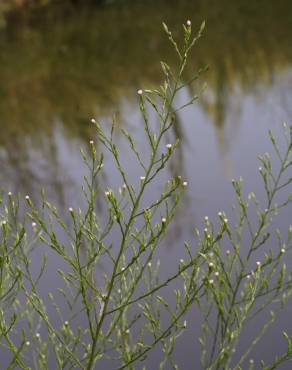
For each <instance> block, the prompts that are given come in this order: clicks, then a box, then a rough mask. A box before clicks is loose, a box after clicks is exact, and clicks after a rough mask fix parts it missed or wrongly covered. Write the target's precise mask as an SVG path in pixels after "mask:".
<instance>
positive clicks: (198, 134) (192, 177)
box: [0, 0, 292, 361]
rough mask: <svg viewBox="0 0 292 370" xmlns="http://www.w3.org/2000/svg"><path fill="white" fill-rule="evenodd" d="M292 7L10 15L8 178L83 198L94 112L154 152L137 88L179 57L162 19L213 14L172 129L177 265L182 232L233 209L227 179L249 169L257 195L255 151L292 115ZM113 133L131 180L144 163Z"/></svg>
mask: <svg viewBox="0 0 292 370" xmlns="http://www.w3.org/2000/svg"><path fill="white" fill-rule="evenodd" d="M291 10H292V3H291V2H290V1H288V0H281V1H277V2H275V1H270V2H264V1H262V0H258V1H254V2H246V1H243V0H238V1H236V2H235V1H231V0H223V1H221V2H220V4H219V2H214V1H211V0H197V1H193V2H191V1H188V0H180V1H177V0H176V1H174V0H168V1H166V0H165V1H162V0H160V1H158V0H156V1H154V0H153V1H152V0H148V1H139V2H138V1H135V2H134V1H125V2H118V4H117V3H116V4H113V5H109V6H104V7H92V8H90V9H89V8H82V7H79V8H78V7H77V8H76V7H68V6H66V7H63V6H60V5H58V6H54V7H47V8H46V11H42V12H39V11H36V12H35V13H34V14H33V15H32V16H31V17H27V15H25V14H24V13H14V14H13V15H10V17H9V18H8V19H7V25H6V28H5V29H3V30H2V32H1V33H0V48H1V53H0V81H1V83H0V127H1V135H0V165H1V174H0V184H1V187H3V188H5V189H7V191H8V190H11V191H20V192H21V193H23V194H26V193H28V194H30V195H31V196H32V197H34V196H35V197H37V194H38V193H39V190H40V188H41V187H44V188H45V189H46V191H47V193H48V196H49V198H50V200H54V202H55V203H56V205H57V206H58V207H61V208H64V207H65V208H66V209H67V207H68V206H69V205H70V206H72V202H75V203H77V204H80V203H82V199H81V194H80V184H81V182H82V178H83V175H84V174H85V169H84V166H83V163H82V159H81V156H80V154H79V148H80V146H82V147H85V148H86V147H87V145H88V142H89V140H90V139H91V138H92V137H94V136H95V134H94V129H93V127H92V125H91V124H90V118H91V117H93V116H94V117H97V118H100V119H101V121H102V122H104V124H105V125H106V124H108V122H109V117H110V116H111V115H112V114H113V113H118V115H119V118H120V121H121V124H122V125H124V126H126V127H127V128H128V129H129V130H131V132H133V133H134V134H135V135H136V137H137V138H138V140H139V142H140V144H141V146H142V147H143V148H145V152H146V147H147V146H146V145H145V142H144V141H143V140H144V139H143V134H141V125H142V124H141V117H140V116H139V111H138V109H137V96H136V91H137V89H138V88H140V87H142V88H144V87H152V86H157V85H158V84H159V83H160V82H161V72H160V66H159V63H158V62H159V60H161V59H164V60H168V61H170V64H175V63H176V60H175V55H173V52H172V49H171V47H170V46H169V43H168V41H167V38H166V37H165V35H164V34H163V32H162V31H161V22H162V21H165V22H167V23H168V24H169V25H170V27H171V28H172V29H174V30H175V31H174V33H175V34H178V32H179V27H178V25H179V24H181V23H182V22H183V21H185V20H186V19H188V18H191V19H192V21H193V24H195V25H197V26H198V25H199V24H200V23H201V21H202V20H203V19H206V22H207V30H206V32H205V36H204V37H203V39H202V40H201V41H200V43H199V44H198V47H197V48H196V49H195V52H194V55H193V57H192V63H190V64H189V69H188V72H187V75H186V79H187V78H188V77H189V75H188V74H190V73H191V71H193V70H194V69H197V68H199V67H202V66H204V65H206V64H208V65H209V66H210V68H209V71H208V73H206V74H205V76H204V77H203V80H206V81H207V83H208V88H207V90H206V91H205V92H204V94H203V95H202V96H201V98H200V99H199V101H198V102H197V103H196V105H195V106H193V107H189V108H187V109H186V110H185V111H182V112H178V113H177V116H176V123H177V124H176V125H175V126H174V128H175V131H174V132H172V133H171V134H170V136H169V137H168V138H167V140H168V142H173V141H174V140H175V138H180V139H181V140H182V145H181V147H180V148H181V149H180V151H178V153H177V156H176V159H175V161H174V162H172V163H171V166H170V169H169V171H170V173H166V174H165V178H164V179H163V180H166V179H167V178H169V177H172V176H173V175H177V174H180V175H183V176H184V177H186V178H187V179H188V182H189V185H190V191H189V193H190V196H189V198H188V199H187V202H186V204H185V205H187V206H188V207H185V209H181V211H180V212H181V213H179V218H178V220H179V222H177V223H176V228H173V229H172V230H171V234H170V238H169V239H168V240H167V242H168V247H169V249H172V251H173V252H174V253H164V256H163V258H164V262H165V264H166V265H167V266H170V267H169V268H171V266H173V261H174V260H177V259H178V258H181V256H179V253H181V249H179V248H175V247H177V245H175V244H176V243H174V240H175V241H177V240H181V239H192V229H193V226H194V225H195V224H196V223H197V221H198V220H201V218H202V217H203V216H204V215H205V214H208V215H209V216H210V218H212V217H213V218H215V215H216V214H217V212H218V210H222V209H224V210H226V211H227V210H228V209H229V208H230V207H229V206H230V204H231V203H232V200H231V194H232V191H231V190H230V189H231V187H230V186H229V185H228V181H227V179H229V178H230V177H231V176H235V177H236V176H239V175H243V176H244V178H245V179H246V180H247V182H248V184H249V186H248V188H249V189H252V190H254V191H255V192H256V193H257V194H258V193H260V191H259V190H258V189H261V188H260V181H259V177H257V176H256V171H257V169H256V165H255V163H254V160H255V158H256V155H257V154H259V153H261V152H265V151H266V150H267V148H269V147H268V146H267V134H266V133H267V129H268V128H270V127H272V128H273V129H274V130H275V131H278V130H279V125H278V124H279V123H280V122H281V120H283V119H289V117H291V113H292V112H291V106H292V104H291V100H292V93H291V88H290V87H291V83H292V48H291V45H292V11H291ZM200 86H201V82H199V83H198V84H197V85H196V86H195V87H194V90H188V89H185V90H183V91H182V92H181V95H180V97H179V100H180V101H181V102H185V101H187V100H188V98H189V97H190V96H192V95H193V94H195V93H197V91H198V90H199V89H200ZM117 139H118V140H120V142H119V144H120V146H121V147H122V151H123V152H122V156H121V157H122V158H123V160H124V162H125V163H131V165H130V166H128V168H127V170H128V172H129V175H130V177H131V179H133V182H135V181H136V179H137V178H139V176H140V175H141V174H140V173H139V170H138V166H135V165H133V164H132V162H131V159H130V157H129V154H128V153H127V150H126V148H125V146H124V143H123V142H122V139H121V138H117ZM226 174H227V176H226ZM104 176H105V177H104V179H103V180H102V181H104V182H102V183H101V187H102V186H103V184H104V183H107V184H108V183H110V184H111V185H112V186H113V188H114V189H116V188H117V187H118V186H120V185H121V179H120V178H119V177H118V175H117V173H115V172H114V171H113V168H112V166H111V165H110V163H109V162H106V165H105V175H104ZM226 177H227V179H226ZM160 185H161V184H155V187H156V188H155V189H154V190H157V192H159V191H160ZM100 209H101V212H102V205H100ZM288 221H289V218H288V217H287V219H286V221H285V222H288ZM285 222H284V223H283V225H284V224H285ZM198 225H199V226H200V223H199V224H198ZM117 237H118V236H117ZM175 238H176V239H175ZM178 244H179V243H178ZM179 245H181V244H179ZM161 254H163V250H162V251H161ZM163 273H165V274H167V271H163ZM46 283H47V282H46ZM51 285H53V286H54V284H53V283H52V284H51ZM46 289H50V286H47V287H46ZM286 329H287V328H286ZM185 348H187V349H188V350H189V347H185ZM182 353H184V352H183V350H182ZM188 353H190V352H188ZM184 360H186V361H189V357H187V356H185V359H184Z"/></svg>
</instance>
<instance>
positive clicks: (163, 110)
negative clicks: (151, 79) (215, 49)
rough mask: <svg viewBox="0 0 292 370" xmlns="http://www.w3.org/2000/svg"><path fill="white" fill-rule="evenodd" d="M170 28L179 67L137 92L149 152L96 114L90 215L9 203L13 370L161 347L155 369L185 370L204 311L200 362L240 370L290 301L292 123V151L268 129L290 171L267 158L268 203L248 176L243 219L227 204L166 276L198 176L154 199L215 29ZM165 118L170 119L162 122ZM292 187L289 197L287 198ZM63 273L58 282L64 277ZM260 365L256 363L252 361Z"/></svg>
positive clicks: (86, 190) (0, 313)
mask: <svg viewBox="0 0 292 370" xmlns="http://www.w3.org/2000/svg"><path fill="white" fill-rule="evenodd" d="M163 26H164V30H165V32H166V34H167V36H168V38H169V40H170V42H171V44H172V45H173V47H174V50H175V53H176V54H177V57H178V67H177V68H176V69H175V68H173V67H170V66H169V65H168V64H167V63H165V62H161V67H162V71H163V74H164V77H165V81H164V83H163V84H162V85H161V86H160V87H159V88H157V89H154V90H147V89H143V90H142V89H140V90H138V91H137V95H138V97H137V98H138V101H139V107H140V112H141V115H142V117H143V124H144V127H143V129H144V132H145V136H146V138H147V142H148V146H149V156H147V155H145V153H144V152H143V153H142V151H141V149H140V148H139V144H138V143H137V142H136V140H135V136H134V135H132V134H131V133H129V132H127V131H126V130H125V129H123V128H120V127H119V125H118V122H117V119H116V118H115V117H114V118H113V122H112V125H111V127H110V128H108V127H106V126H104V125H103V124H102V123H99V122H97V121H96V119H94V118H92V119H91V124H93V125H94V126H95V128H96V133H97V140H96V141H94V140H91V141H90V143H89V144H90V155H89V157H88V155H87V154H85V153H84V152H82V155H83V158H84V163H85V165H86V166H87V168H88V171H89V175H88V176H85V178H84V187H83V189H82V190H83V194H84V199H85V205H86V206H85V207H84V209H74V208H73V207H72V208H69V209H68V212H67V218H66V216H64V212H61V213H59V210H58V209H56V207H54V206H53V205H52V204H50V203H49V202H48V201H47V200H46V197H45V195H44V194H42V197H41V202H40V203H41V204H40V205H36V204H35V203H34V201H33V200H32V199H31V198H30V196H29V195H27V196H25V203H26V204H25V207H26V208H25V209H24V210H23V207H24V205H23V204H22V202H21V201H20V200H19V198H18V197H14V196H13V195H12V194H11V193H9V194H8V197H6V196H4V195H3V196H2V198H1V205H2V213H1V244H0V297H1V300H0V307H1V308H0V335H1V338H0V344H1V347H2V350H1V359H3V360H1V361H2V364H1V366H5V367H6V368H7V369H13V368H21V369H29V368H34V369H48V368H54V369H55V368H56V369H71V368H77V369H88V370H89V369H94V368H98V367H105V366H107V367H110V368H115V369H125V368H126V369H134V368H135V367H136V364H137V362H138V361H139V363H140V364H141V362H142V366H144V368H146V366H147V356H148V355H150V354H151V351H153V350H156V349H157V348H159V349H160V350H161V351H160V352H159V354H158V355H157V356H158V357H157V358H158V360H157V361H156V363H157V368H160V369H163V368H167V369H168V368H174V369H177V368H178V365H177V364H176V358H175V354H174V351H175V345H176V341H177V339H178V338H179V337H180V336H181V335H183V334H184V332H185V330H186V328H187V326H188V320H189V318H190V317H191V315H190V314H189V315H188V316H187V313H189V311H190V309H191V308H192V307H196V308H197V309H199V310H200V312H201V316H202V322H203V323H202V332H201V334H200V339H199V341H200V343H201V346H202V350H201V354H202V356H201V366H202V368H203V369H232V368H233V369H241V368H243V366H245V365H246V363H247V362H246V361H247V360H249V356H250V351H251V350H252V349H253V348H254V347H255V346H256V344H257V343H258V341H259V340H260V338H261V337H262V336H263V334H264V333H265V331H266V330H267V328H268V326H269V325H270V324H271V323H272V322H273V321H274V319H275V317H276V315H277V313H278V312H279V310H280V309H281V308H282V307H283V306H284V305H285V303H286V302H287V300H288V299H289V298H290V295H291V293H292V280H291V273H290V271H289V269H288V268H287V267H286V265H285V264H284V262H283V256H285V255H286V254H287V253H288V252H289V250H290V249H291V247H292V245H291V238H292V230H291V227H290V229H289V230H288V233H287V235H285V236H283V235H282V234H281V233H280V232H279V231H278V230H277V229H276V230H275V233H274V234H273V230H274V226H273V225H274V223H273V220H274V219H273V218H274V216H275V215H276V214H277V213H278V212H279V211H281V209H282V208H283V207H286V206H288V205H289V203H290V201H291V200H292V198H291V195H289V194H288V195H287V192H286V193H285V189H287V187H288V186H289V184H290V183H291V181H292V178H291V177H289V170H290V169H291V165H292V160H291V154H292V127H287V126H285V127H284V136H285V138H286V149H285V150H284V149H283V150H282V148H279V146H278V145H277V140H276V139H275V138H274V136H273V134H272V133H270V139H271V142H272V145H273V147H274V149H275V153H276V157H277V158H278V161H279V168H278V172H274V170H273V169H272V161H271V158H270V156H269V155H267V154H266V155H264V156H262V157H260V161H261V163H262V167H261V168H260V175H261V177H262V179H263V184H264V190H265V194H266V197H267V199H266V204H265V205H264V207H262V205H261V204H260V202H258V201H257V200H256V197H255V195H254V194H253V193H250V194H249V195H248V196H245V195H244V192H243V189H242V180H241V179H239V180H238V181H233V187H234V190H235V194H236V199H237V207H236V210H237V212H236V213H235V214H234V218H233V219H232V220H228V219H227V217H226V214H225V213H224V212H220V213H219V214H218V222H217V223H215V222H214V224H213V223H212V222H211V220H209V218H208V217H206V218H205V228H204V230H203V232H200V231H199V230H196V232H195V236H196V239H195V238H194V240H193V241H186V242H185V243H184V248H185V257H184V258H183V259H180V260H179V261H177V265H176V267H175V269H174V270H173V271H172V273H171V274H170V275H169V276H168V277H166V278H165V277H163V276H162V274H161V273H160V264H161V263H163V261H162V262H160V260H159V258H158V256H157V254H158V253H157V252H158V251H159V246H160V245H161V242H162V240H163V238H164V237H165V235H166V233H167V231H168V230H169V226H170V224H171V222H175V214H176V210H177V208H178V206H179V204H180V202H181V200H182V196H183V194H184V192H185V191H186V190H187V187H188V182H187V179H184V178H181V177H180V176H176V177H174V178H172V179H171V180H169V181H167V182H166V183H165V186H164V189H163V190H162V191H161V194H160V196H159V197H158V199H157V198H155V199H153V201H152V202H150V203H146V197H145V195H146V194H147V192H148V193H149V191H150V192H151V189H152V186H153V183H154V181H155V180H156V179H157V178H158V177H159V176H160V175H161V174H162V173H163V171H164V169H165V167H166V166H167V165H168V164H169V161H170V160H171V158H172V157H173V156H175V153H176V150H177V147H178V146H179V145H180V143H179V141H177V142H174V143H168V144H167V145H165V144H164V141H163V139H164V138H165V135H166V133H167V132H168V130H170V129H171V128H172V127H173V126H174V125H176V124H178V123H177V122H176V120H175V117H176V113H177V111H178V110H181V109H184V108H185V107H186V106H188V105H191V104H193V103H194V102H195V101H196V99H197V98H198V94H196V95H194V96H193V97H191V98H190V100H189V101H187V102H186V103H185V104H183V105H182V106H178V107H177V106H176V104H175V103H176V101H175V98H176V96H177V94H178V92H179V91H180V90H181V89H183V88H184V87H186V86H188V85H191V84H193V83H194V82H195V81H197V80H198V78H199V77H200V75H201V73H202V72H203V71H204V68H202V70H200V71H199V72H197V73H195V74H194V75H193V77H192V78H191V79H188V80H185V77H184V71H185V68H186V65H187V62H188V56H189V53H190V51H191V49H192V48H193V46H194V45H195V43H196V42H197V40H198V39H199V38H200V37H201V35H202V32H203V29H204V23H203V24H202V26H201V28H200V29H199V32H198V33H197V34H196V35H195V36H193V35H192V25H191V22H190V21H187V22H186V24H185V25H183V41H182V45H181V46H180V45H179V43H177V42H176V41H175V40H174V38H173V35H172V33H171V32H170V31H169V29H168V27H167V26H166V25H165V24H164V25H163ZM150 112H151V113H150ZM153 114H154V115H155V116H156V117H157V118H158V122H159V124H155V122H154V121H152V119H151V118H150V117H153ZM117 130H122V134H123V135H124V137H125V138H126V140H127V142H128V144H129V151H130V152H131V153H132V160H135V161H136V162H137V163H138V165H139V168H140V170H141V173H140V174H139V176H138V178H137V181H136V182H135V183H131V182H130V180H129V179H130V176H129V174H128V173H127V170H126V168H125V166H124V165H123V158H121V156H120V151H119V148H118V146H117V144H116V143H115V131H117ZM97 143H98V144H97ZM100 145H102V146H103V147H104V149H105V152H103V151H100ZM108 155H109V156H110V158H111V160H112V161H113V162H114V163H115V167H116V170H117V173H118V175H119V178H120V186H119V187H118V188H117V189H112V188H107V189H100V185H99V184H100V183H99V181H98V179H99V176H101V175H102V172H103V166H104V162H105V156H108ZM283 191H284V195H283V197H284V198H283V200H282V201H281V202H280V203H279V202H278V200H277V198H276V196H277V195H278V193H280V192H283ZM101 198H102V199H103V202H104V203H105V205H106V207H107V213H106V214H107V218H106V219H103V218H101V217H99V213H98V205H99V203H100V199H101ZM147 199H148V198H147ZM281 199H282V198H281ZM276 201H277V202H276ZM65 213H66V212H65ZM216 224H217V226H216ZM273 235H274V237H273ZM55 273H57V274H58V277H57V278H54V280H52V277H51V276H52V274H55ZM50 280H51V281H52V282H53V283H54V284H56V283H58V286H56V287H55V286H52V287H51V286H50V287H49V293H48V294H46V292H45V290H44V287H45V284H44V282H46V281H50ZM47 288H48V287H46V289H47ZM266 308H273V311H271V318H270V319H269V320H268V321H267V322H266V324H264V326H263V327H262V330H260V331H259V333H258V335H257V336H256V337H255V338H253V339H252V340H251V342H250V345H249V346H248V348H245V349H242V348H239V342H238V341H239V339H240V335H241V334H242V331H243V329H244V328H245V326H246V323H247V322H249V321H251V320H253V319H255V318H256V317H257V316H258V315H259V314H261V313H262V312H263V311H264V310H265V309H266ZM191 320H192V318H191ZM196 336H197V337H198V336H199V333H194V337H195V338H196ZM284 336H285V338H286V339H287V346H288V347H287V350H286V351H283V354H282V355H281V354H280V355H279V357H277V358H276V359H275V361H274V363H273V364H271V365H270V366H268V365H265V364H264V363H262V365H261V366H262V368H263V369H273V368H275V367H276V366H277V365H279V364H281V363H283V362H286V361H289V360H291V354H292V341H291V338H290V337H289V335H288V334H286V333H285V334H284ZM194 345H195V339H194ZM235 350H237V352H235ZM237 353H240V357H238V356H237ZM235 354H236V356H235ZM248 366H249V368H250V369H252V368H253V362H252V361H249V365H248Z"/></svg>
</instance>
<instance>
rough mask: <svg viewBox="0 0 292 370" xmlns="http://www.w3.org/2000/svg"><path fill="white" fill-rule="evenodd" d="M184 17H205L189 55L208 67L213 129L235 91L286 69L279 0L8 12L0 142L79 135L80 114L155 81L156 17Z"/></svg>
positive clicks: (288, 52) (160, 49) (0, 73)
mask: <svg viewBox="0 0 292 370" xmlns="http://www.w3.org/2000/svg"><path fill="white" fill-rule="evenodd" d="M64 4H65V5H64ZM218 4H219V3H218ZM289 10H290V11H289ZM187 17H191V18H192V19H193V21H194V23H197V24H198V23H200V21H201V20H202V19H206V21H207V27H208V32H207V35H206V37H205V39H204V41H203V42H202V43H201V45H200V47H199V49H198V50H197V54H196V56H195V57H194V61H195V63H197V64H198V65H200V66H201V65H204V64H206V63H208V64H209V65H210V67H211V68H210V72H209V73H208V84H209V93H208V94H207V95H206V97H205V99H204V100H202V101H201V104H202V107H203V108H204V109H205V110H206V111H207V112H208V113H209V114H210V115H211V117H213V119H214V121H215V122H216V124H217V125H218V126H220V127H222V126H223V124H224V118H225V113H226V109H227V107H228V101H229V99H230V96H231V95H232V92H233V91H234V89H235V88H236V87H238V86H239V87H240V88H241V89H242V90H243V91H248V90H249V89H252V88H253V87H254V86H255V84H256V83H258V82H261V83H269V82H270V81H271V80H272V78H273V75H274V73H275V72H276V71H278V70H285V69H286V68H288V67H289V65H290V61H291V60H292V58H291V57H292V49H291V41H292V27H291V26H292V12H291V2H290V1H288V0H282V1H278V2H277V4H273V5H272V3H267V2H264V1H261V0H258V1H255V2H246V1H244V0H240V1H236V2H234V1H230V0H224V1H223V2H220V5H217V6H216V4H214V3H213V2H212V1H211V0H207V1H203V0H197V1H195V2H189V1H187V0H180V1H174V0H171V1H166V0H164V1H163V0H161V1H157V0H156V1H154V0H149V1H138V2H131V6H129V4H128V2H127V1H124V2H122V1H121V2H117V3H116V4H115V5H112V6H108V7H102V8H98V7H93V8H89V7H84V8H80V7H79V8H76V7H73V6H68V2H64V3H62V5H58V6H47V7H45V8H43V9H42V10H40V9H35V11H34V12H32V14H31V15H30V16H29V17H28V15H27V13H23V12H20V13H14V15H13V17H11V18H10V19H8V22H9V23H8V24H7V26H6V29H5V30H3V31H2V33H1V34H0V47H1V50H5V53H1V55H0V78H1V86H0V96H1V100H0V124H1V125H2V126H3V125H5V130H2V134H1V137H0V145H2V146H4V147H5V148H7V149H9V148H8V146H9V142H11V138H12V137H13V138H15V136H17V137H21V138H22V139H21V140H19V143H18V145H19V146H20V147H21V146H25V144H24V143H25V141H24V140H23V138H24V137H30V138H32V142H33V143H34V145H38V143H39V144H41V145H42V139H41V138H43V139H44V140H47V138H48V137H53V128H54V126H55V123H56V122H60V121H61V122H63V123H64V127H65V128H66V134H67V135H70V136H71V137H77V138H81V139H85V140H88V138H89V136H90V133H89V132H88V130H89V129H87V127H88V125H87V122H88V117H89V116H91V115H94V116H106V115H108V114H110V113H111V111H112V109H113V108H112V107H113V106H118V105H119V103H121V102H122V101H123V99H124V98H127V99H130V97H131V96H134V94H133V92H134V91H135V90H136V89H137V87H138V86H146V85H147V86H149V85H150V86H151V85H154V84H157V82H159V80H160V70H159V69H158V67H157V63H156V61H157V60H159V59H163V58H168V59H171V58H172V56H171V55H170V53H169V51H170V49H169V48H168V45H167V42H166V40H165V38H161V36H160V33H159V32H158V31H157V30H158V29H159V26H160V24H161V21H162V20H165V21H167V22H168V23H169V24H170V25H173V24H179V23H182V21H184V20H185V19H186V18H187ZM137 35H138V37H137ZM145 76H147V80H146V77H145ZM12 150H13V149H12Z"/></svg>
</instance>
